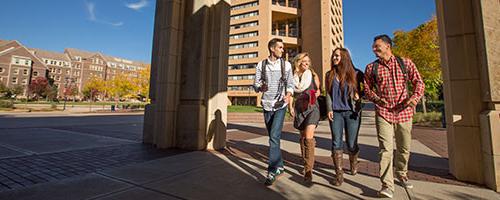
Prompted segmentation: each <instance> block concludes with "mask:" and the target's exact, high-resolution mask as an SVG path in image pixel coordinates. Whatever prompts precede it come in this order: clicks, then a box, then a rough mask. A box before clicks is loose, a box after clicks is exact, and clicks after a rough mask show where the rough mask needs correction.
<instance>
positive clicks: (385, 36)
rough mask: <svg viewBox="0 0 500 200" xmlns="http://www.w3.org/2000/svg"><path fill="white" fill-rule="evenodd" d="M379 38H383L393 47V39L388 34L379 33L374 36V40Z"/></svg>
mask: <svg viewBox="0 0 500 200" xmlns="http://www.w3.org/2000/svg"><path fill="white" fill-rule="evenodd" d="M377 40H382V41H383V42H385V43H387V44H389V45H390V46H391V47H392V40H391V38H390V37H389V36H388V35H386V34H383V35H377V36H375V38H373V42H375V41H377Z"/></svg>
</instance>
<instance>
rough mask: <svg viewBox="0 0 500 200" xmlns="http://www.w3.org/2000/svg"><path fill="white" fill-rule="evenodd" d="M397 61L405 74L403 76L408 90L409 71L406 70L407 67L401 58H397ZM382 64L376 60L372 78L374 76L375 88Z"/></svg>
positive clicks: (373, 83)
mask: <svg viewBox="0 0 500 200" xmlns="http://www.w3.org/2000/svg"><path fill="white" fill-rule="evenodd" d="M396 61H397V62H398V64H399V68H401V72H403V76H404V79H405V88H407V89H408V70H407V68H406V65H405V63H404V61H403V59H402V58H401V57H399V56H396ZM379 65H380V63H379V60H378V59H377V60H375V61H374V62H373V67H372V76H373V82H372V85H373V86H375V88H377V84H376V83H377V82H378V81H377V79H378V67H379Z"/></svg>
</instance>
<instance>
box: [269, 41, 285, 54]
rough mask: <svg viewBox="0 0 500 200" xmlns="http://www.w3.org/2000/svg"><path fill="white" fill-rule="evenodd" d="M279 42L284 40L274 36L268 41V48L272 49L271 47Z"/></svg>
mask: <svg viewBox="0 0 500 200" xmlns="http://www.w3.org/2000/svg"><path fill="white" fill-rule="evenodd" d="M278 42H283V40H282V39H279V38H273V39H271V40H269V43H267V49H268V50H269V51H271V48H272V47H275V46H276V44H277V43H278Z"/></svg>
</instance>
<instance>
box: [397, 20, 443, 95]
mask: <svg viewBox="0 0 500 200" xmlns="http://www.w3.org/2000/svg"><path fill="white" fill-rule="evenodd" d="M393 41H394V48H393V51H394V54H396V55H398V56H401V57H407V58H410V59H411V60H412V61H413V62H414V63H415V65H416V66H417V68H418V71H419V72H420V74H421V75H422V78H423V80H424V82H425V96H426V97H427V98H430V99H433V100H436V99H438V97H439V93H440V92H441V91H440V90H441V88H442V87H441V85H442V84H443V79H442V77H441V63H440V57H439V40H438V30H437V19H436V17H432V19H431V20H429V21H427V22H425V23H423V24H421V25H420V26H418V27H417V28H415V29H413V30H410V31H408V32H405V31H395V32H394V40H393ZM424 100H425V99H424Z"/></svg>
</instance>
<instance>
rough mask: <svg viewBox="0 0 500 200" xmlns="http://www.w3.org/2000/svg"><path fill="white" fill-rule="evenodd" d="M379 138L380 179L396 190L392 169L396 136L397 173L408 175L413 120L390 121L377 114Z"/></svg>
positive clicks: (398, 174)
mask: <svg viewBox="0 0 500 200" xmlns="http://www.w3.org/2000/svg"><path fill="white" fill-rule="evenodd" d="M375 123H376V126H377V138H378V142H379V148H380V152H379V157H380V181H381V182H382V186H385V187H388V188H389V189H391V190H392V191H394V175H393V171H392V170H393V169H392V162H393V149H394V145H393V143H394V137H396V149H397V150H396V159H395V162H396V164H395V165H396V175H397V176H406V173H407V172H408V160H409V159H410V144H411V128H412V120H409V121H407V122H404V123H390V122H388V121H386V120H385V119H384V118H382V117H380V116H379V115H377V116H376V117H375Z"/></svg>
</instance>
